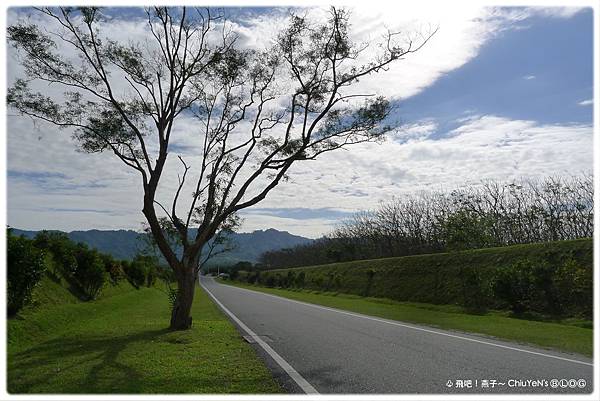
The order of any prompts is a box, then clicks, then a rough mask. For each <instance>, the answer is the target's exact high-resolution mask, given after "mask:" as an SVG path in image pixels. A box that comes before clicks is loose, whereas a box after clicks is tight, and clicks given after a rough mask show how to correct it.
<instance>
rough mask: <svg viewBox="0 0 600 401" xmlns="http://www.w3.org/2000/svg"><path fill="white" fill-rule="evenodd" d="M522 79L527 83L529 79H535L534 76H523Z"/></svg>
mask: <svg viewBox="0 0 600 401" xmlns="http://www.w3.org/2000/svg"><path fill="white" fill-rule="evenodd" d="M523 79H526V80H528V81H529V80H531V79H535V75H525V76H524V77H523Z"/></svg>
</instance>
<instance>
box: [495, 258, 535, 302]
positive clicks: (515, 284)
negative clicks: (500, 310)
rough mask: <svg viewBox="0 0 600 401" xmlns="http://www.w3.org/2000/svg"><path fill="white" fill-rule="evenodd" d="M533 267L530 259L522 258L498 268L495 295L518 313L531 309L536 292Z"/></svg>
mask: <svg viewBox="0 0 600 401" xmlns="http://www.w3.org/2000/svg"><path fill="white" fill-rule="evenodd" d="M533 267H534V265H533V263H532V262H531V261H530V260H529V259H525V260H521V261H518V262H516V263H514V264H512V265H510V266H509V267H506V268H501V269H498V271H497V272H496V275H495V277H494V279H493V284H492V288H493V289H494V295H495V296H496V297H497V298H498V299H500V300H502V301H504V302H506V304H507V305H508V306H509V308H510V310H512V311H513V312H514V313H516V314H522V313H523V312H525V311H526V310H529V309H530V306H531V301H532V298H533V294H534V280H535V278H534V277H533V274H532V272H533Z"/></svg>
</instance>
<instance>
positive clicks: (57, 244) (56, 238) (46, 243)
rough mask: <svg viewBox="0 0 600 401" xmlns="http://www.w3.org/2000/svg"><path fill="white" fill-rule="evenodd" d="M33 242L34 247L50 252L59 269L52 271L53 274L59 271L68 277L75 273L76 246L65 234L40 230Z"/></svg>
mask: <svg viewBox="0 0 600 401" xmlns="http://www.w3.org/2000/svg"><path fill="white" fill-rule="evenodd" d="M33 243H34V245H35V246H36V248H38V249H42V250H44V251H49V252H50V253H51V254H52V258H53V260H54V262H55V267H56V268H57V269H58V270H59V271H55V272H53V273H54V274H55V275H56V274H57V273H60V274H61V275H62V276H64V277H65V278H69V277H71V276H73V274H75V270H76V269H77V258H76V253H77V246H76V244H75V243H74V242H73V241H71V240H70V239H69V237H68V236H67V234H65V233H62V232H58V231H45V230H44V231H40V232H39V233H38V234H37V235H36V236H35V238H34V240H33Z"/></svg>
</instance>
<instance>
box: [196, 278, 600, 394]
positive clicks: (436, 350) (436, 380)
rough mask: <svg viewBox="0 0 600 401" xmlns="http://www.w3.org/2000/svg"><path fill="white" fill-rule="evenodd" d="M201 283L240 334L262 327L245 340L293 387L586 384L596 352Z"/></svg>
mask: <svg viewBox="0 0 600 401" xmlns="http://www.w3.org/2000/svg"><path fill="white" fill-rule="evenodd" d="M201 285H202V286H203V287H204V288H205V290H206V291H207V292H208V293H209V295H212V296H213V297H214V299H216V301H217V302H218V304H219V306H220V307H221V308H223V309H225V310H226V313H228V314H232V315H233V318H232V320H233V321H234V323H236V325H237V326H238V328H239V329H240V331H241V332H242V335H248V331H250V332H251V333H254V334H256V335H258V339H254V340H252V339H250V341H251V342H253V343H254V344H253V345H254V346H255V348H256V349H257V352H258V353H259V355H261V357H263V359H264V360H265V362H266V363H267V366H269V368H270V369H271V370H272V371H273V373H274V375H275V377H276V378H277V379H278V380H279V381H280V383H282V385H283V386H284V387H285V388H286V389H287V390H288V391H290V392H311V390H310V389H312V390H316V391H317V392H319V393H330V394H331V393H335V394H354V393H372V394H386V393H395V394H406V393H430V394H434V393H484V394H485V393H590V392H592V378H593V367H592V360H591V359H589V358H585V357H583V356H580V355H573V354H565V353H559V352H554V351H548V350H544V349H537V348H533V347H528V346H523V345H520V344H514V343H509V342H504V341H498V340H494V339H489V338H486V337H479V336H475V335H469V334H464V333H458V332H454V331H447V330H441V329H432V328H429V327H426V326H418V325H413V324H403V323H401V322H396V321H393V320H386V319H380V318H373V317H368V316H364V315H359V314H355V313H349V312H346V311H341V310H336V309H332V308H324V307H320V306H317V305H310V304H305V303H301V302H297V301H292V300H288V299H285V298H281V297H276V296H273V295H270V294H264V293H261V292H257V291H250V290H246V289H242V288H238V287H233V286H229V285H223V284H220V283H217V282H216V281H214V280H213V279H212V278H209V277H202V278H201ZM230 317H231V316H230ZM265 345H266V348H270V349H271V351H273V352H271V351H265ZM274 356H275V357H274ZM278 357H279V358H280V359H278ZM281 360H283V361H284V363H283V364H284V365H285V363H287V364H288V367H291V368H292V374H290V370H289V369H287V368H282V363H281ZM294 372H296V373H297V376H295V377H294V374H293V373H294ZM298 376H299V377H300V379H298ZM302 380H305V382H307V383H308V386H306V384H307V383H304V385H302V384H303V382H302ZM469 380H470V388H469V387H468V385H469ZM485 381H487V385H488V386H487V387H483V386H484V385H485ZM494 381H495V382H494ZM450 384H451V386H450ZM536 384H537V385H536ZM307 389H308V390H307Z"/></svg>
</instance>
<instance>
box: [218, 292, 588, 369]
mask: <svg viewBox="0 0 600 401" xmlns="http://www.w3.org/2000/svg"><path fill="white" fill-rule="evenodd" d="M227 287H230V288H235V289H237V290H240V291H248V292H251V293H254V294H260V295H264V296H266V297H272V298H277V299H280V300H284V301H288V302H292V303H297V304H300V305H304V306H310V307H312V308H317V309H324V310H327V311H330V312H336V313H341V314H343V315H349V316H354V317H359V318H362V319H368V320H373V321H376V322H380V323H386V324H391V325H393V326H400V327H405V328H408V329H413V330H419V331H424V332H427V333H432V334H439V335H441V336H446V337H452V338H457V339H460V340H465V341H471V342H475V343H479V344H485V345H490V346H492V347H498V348H505V349H509V350H512V351H518V352H524V353H527V354H533V355H538V356H544V357H547V358H554V359H559V360H561V361H566V362H572V363H578V364H581V365H587V366H594V364H593V363H589V362H584V361H578V360H576V359H569V358H564V357H561V356H556V355H551V354H544V353H542V352H536V351H530V350H526V349H522V348H516V347H511V346H508V345H502V344H496V343H493V342H489V341H483V340H477V339H475V338H469V337H464V336H459V335H456V334H450V333H444V332H441V331H437V330H430V329H425V328H423V327H417V326H412V325H410V324H404V323H399V322H394V321H390V320H386V319H378V318H376V317H372V316H367V315H362V314H360V313H353V312H347V311H343V310H340V309H335V308H329V307H327V306H321V305H315V304H311V303H308V302H302V301H296V300H295V299H289V298H285V297H280V296H277V295H272V294H267V293H264V292H260V291H253V290H249V289H246V288H240V287H236V286H233V285H228V286H227Z"/></svg>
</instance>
